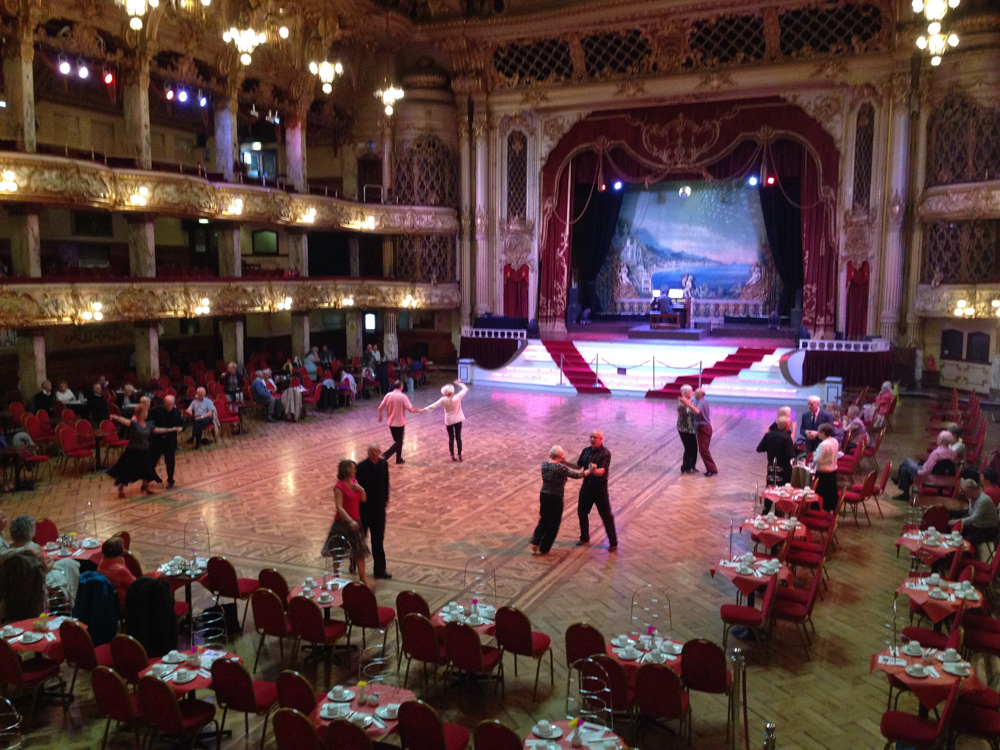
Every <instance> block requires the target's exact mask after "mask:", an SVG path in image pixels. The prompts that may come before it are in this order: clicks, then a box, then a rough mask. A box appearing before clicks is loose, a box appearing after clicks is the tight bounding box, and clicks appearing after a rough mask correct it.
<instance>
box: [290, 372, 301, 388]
mask: <svg viewBox="0 0 1000 750" xmlns="http://www.w3.org/2000/svg"><path fill="white" fill-rule="evenodd" d="M301 385H302V378H300V377H299V376H298V375H296V376H294V377H292V384H291V386H290V387H291V388H298V387H300V386H301Z"/></svg>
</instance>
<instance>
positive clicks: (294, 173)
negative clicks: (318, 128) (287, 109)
mask: <svg viewBox="0 0 1000 750" xmlns="http://www.w3.org/2000/svg"><path fill="white" fill-rule="evenodd" d="M305 119H306V118H305V115H304V114H302V113H301V111H295V112H294V113H293V114H290V115H288V119H287V120H285V172H286V173H287V174H288V179H289V181H290V182H291V183H292V185H294V186H295V190H296V192H299V193H305V192H307V187H306V131H305Z"/></svg>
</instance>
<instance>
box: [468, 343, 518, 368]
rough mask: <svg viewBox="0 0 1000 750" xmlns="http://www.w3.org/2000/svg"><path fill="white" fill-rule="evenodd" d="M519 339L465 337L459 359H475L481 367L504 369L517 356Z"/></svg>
mask: <svg viewBox="0 0 1000 750" xmlns="http://www.w3.org/2000/svg"><path fill="white" fill-rule="evenodd" d="M519 343H520V341H519V340H518V339H474V338H471V337H468V336H463V337H462V341H461V343H460V345H459V355H458V356H459V357H461V358H462V359H474V360H476V364H477V365H478V366H479V367H482V368H485V369H487V370H496V369H497V368H499V367H503V366H504V365H505V364H507V362H508V361H509V360H510V358H511V357H513V356H514V355H515V354H517V346H518V344H519Z"/></svg>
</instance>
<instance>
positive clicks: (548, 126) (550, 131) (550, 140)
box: [539, 110, 590, 166]
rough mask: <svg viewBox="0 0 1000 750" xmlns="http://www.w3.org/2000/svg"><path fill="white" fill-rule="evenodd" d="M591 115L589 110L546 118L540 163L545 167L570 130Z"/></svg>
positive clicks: (543, 126) (543, 123)
mask: <svg viewBox="0 0 1000 750" xmlns="http://www.w3.org/2000/svg"><path fill="white" fill-rule="evenodd" d="M589 114H590V110H587V111H584V112H562V113H560V114H558V115H553V116H551V117H546V118H545V119H544V120H543V121H542V143H541V148H540V149H539V163H540V164H542V165H543V166H544V165H545V160H546V159H547V158H548V157H549V153H550V152H551V151H552V149H554V148H555V147H556V144H557V143H559V141H560V140H562V137H563V136H564V135H566V133H568V132H569V130H570V128H572V127H573V126H574V125H576V124H577V123H578V122H580V120H582V119H583V118H584V117H587V116H588V115H589Z"/></svg>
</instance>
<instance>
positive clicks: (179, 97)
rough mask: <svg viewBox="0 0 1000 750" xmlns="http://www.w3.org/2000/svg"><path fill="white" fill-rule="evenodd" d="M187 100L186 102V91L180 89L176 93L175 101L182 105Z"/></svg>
mask: <svg viewBox="0 0 1000 750" xmlns="http://www.w3.org/2000/svg"><path fill="white" fill-rule="evenodd" d="M187 100H188V92H187V91H185V90H184V89H181V90H180V91H178V92H177V101H179V102H180V103H181V104H184V103H185V102H186V101H187Z"/></svg>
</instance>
